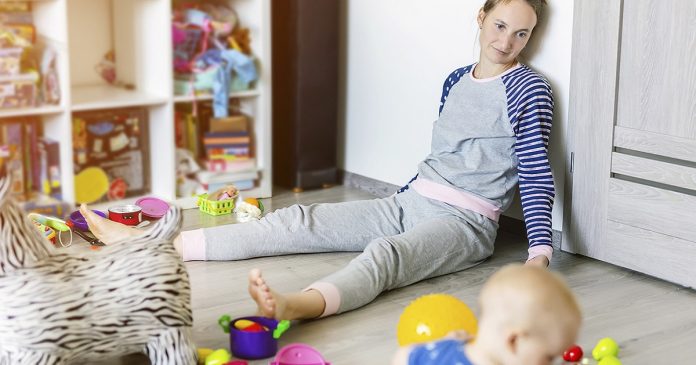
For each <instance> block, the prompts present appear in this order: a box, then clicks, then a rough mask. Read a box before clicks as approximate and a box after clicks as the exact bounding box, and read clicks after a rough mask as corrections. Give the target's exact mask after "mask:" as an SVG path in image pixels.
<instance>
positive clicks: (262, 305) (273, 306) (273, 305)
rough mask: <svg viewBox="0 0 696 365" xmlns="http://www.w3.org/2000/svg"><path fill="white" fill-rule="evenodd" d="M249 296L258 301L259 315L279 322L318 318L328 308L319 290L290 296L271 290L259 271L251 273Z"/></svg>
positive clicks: (255, 270)
mask: <svg viewBox="0 0 696 365" xmlns="http://www.w3.org/2000/svg"><path fill="white" fill-rule="evenodd" d="M249 294H250V295H251V297H252V298H253V299H254V301H256V305H257V306H258V315H260V316H263V317H268V318H275V319H278V320H283V319H288V320H293V319H311V318H317V317H319V316H320V315H321V314H322V313H324V307H326V302H325V300H324V296H323V295H322V294H321V293H320V292H319V291H317V290H313V289H310V290H306V291H302V292H299V293H289V294H280V293H278V292H276V291H274V290H271V288H269V287H268V285H267V284H266V280H264V278H263V276H261V270H259V269H253V270H251V271H250V272H249Z"/></svg>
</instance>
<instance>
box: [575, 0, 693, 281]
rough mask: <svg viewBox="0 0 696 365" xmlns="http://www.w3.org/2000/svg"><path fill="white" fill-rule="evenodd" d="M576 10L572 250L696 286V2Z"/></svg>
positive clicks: (642, 1)
mask: <svg viewBox="0 0 696 365" xmlns="http://www.w3.org/2000/svg"><path fill="white" fill-rule="evenodd" d="M575 17H576V18H575V21H574V30H573V32H574V33H573V53H574V55H577V56H574V57H573V65H572V70H571V95H570V99H571V105H570V121H569V122H570V128H569V129H568V131H569V136H568V139H569V140H570V141H571V146H570V150H569V151H570V152H571V153H572V154H573V157H574V158H573V159H574V161H573V173H572V175H571V176H569V178H570V180H572V183H571V184H570V186H569V187H568V188H567V190H568V191H569V192H570V194H571V197H572V202H571V203H570V204H567V206H569V207H568V208H567V209H566V216H565V219H564V240H563V241H564V242H563V249H565V250H568V251H572V252H577V253H581V254H584V255H587V256H591V257H594V258H597V259H600V260H604V261H608V262H611V263H614V264H617V265H621V266H624V267H627V268H630V269H634V270H637V271H640V272H644V273H646V274H649V275H654V276H657V277H660V278H663V279H666V280H669V281H673V282H676V283H679V284H683V285H687V286H692V287H693V286H696V120H695V119H694V118H695V117H694V116H695V115H696V22H695V21H694V20H695V19H696V3H695V2H692V1H690V0H624V1H623V2H621V1H619V0H612V1H603V2H596V1H593V0H576V2H575ZM566 181H568V179H567V180H566Z"/></svg>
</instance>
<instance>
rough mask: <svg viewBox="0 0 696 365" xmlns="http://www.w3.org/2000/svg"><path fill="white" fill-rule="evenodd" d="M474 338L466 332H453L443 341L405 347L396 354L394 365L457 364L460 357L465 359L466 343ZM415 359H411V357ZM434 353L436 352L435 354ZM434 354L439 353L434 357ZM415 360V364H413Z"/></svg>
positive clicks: (393, 359)
mask: <svg viewBox="0 0 696 365" xmlns="http://www.w3.org/2000/svg"><path fill="white" fill-rule="evenodd" d="M471 339H472V337H471V335H469V334H468V333H467V332H466V331H461V330H459V331H452V332H450V333H448V334H447V336H445V337H444V338H443V339H441V340H438V341H433V342H429V343H425V344H420V345H413V346H404V347H401V348H399V350H398V351H397V352H396V353H395V354H394V357H393V358H392V365H409V364H411V363H413V364H419V365H421V364H422V365H427V364H449V363H452V364H454V363H457V361H455V360H459V359H460V357H465V355H464V351H463V350H462V349H463V345H464V343H466V342H467V341H469V340H471ZM414 351H416V352H417V354H415V355H414V357H415V358H414V359H411V355H412V354H413V353H414ZM433 351H434V352H433ZM432 353H439V354H440V355H436V356H435V357H433V356H432V355H431V354H432ZM411 360H413V362H411Z"/></svg>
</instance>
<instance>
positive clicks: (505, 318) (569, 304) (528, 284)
mask: <svg viewBox="0 0 696 365" xmlns="http://www.w3.org/2000/svg"><path fill="white" fill-rule="evenodd" d="M479 305H480V308H481V313H480V321H479V330H478V335H477V338H476V345H477V347H478V346H481V347H482V348H486V349H487V350H488V354H489V355H490V356H492V357H495V358H496V359H497V362H498V363H502V364H506V365H508V364H509V365H513V364H524V365H545V364H550V363H552V362H553V360H554V359H555V358H556V357H558V356H559V355H561V354H562V353H563V351H564V350H565V349H567V348H568V347H570V346H571V345H572V344H573V343H574V342H575V339H576V336H577V333H578V330H579V329H580V323H581V320H582V318H581V313H580V308H579V306H578V303H577V302H576V300H575V297H574V296H573V293H572V292H571V291H570V289H569V288H568V286H567V285H566V284H565V283H564V282H563V280H562V279H561V278H560V277H559V276H557V275H556V274H553V273H551V272H549V271H548V270H546V269H543V268H539V267H532V266H522V265H510V266H506V267H504V268H502V269H501V270H500V271H498V272H497V273H495V274H494V275H493V276H492V277H491V278H490V279H489V280H488V282H487V283H486V284H485V285H484V287H483V290H482V291H481V295H480V297H479Z"/></svg>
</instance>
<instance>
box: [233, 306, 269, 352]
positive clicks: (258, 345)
mask: <svg viewBox="0 0 696 365" xmlns="http://www.w3.org/2000/svg"><path fill="white" fill-rule="evenodd" d="M240 320H247V321H252V322H256V323H258V324H260V325H262V326H264V327H267V328H268V331H261V332H245V331H241V330H238V329H237V328H236V327H235V326H234V324H235V323H236V322H237V321H240ZM276 327H278V321H276V320H275V319H271V318H265V317H241V318H236V319H234V320H233V321H231V322H230V350H231V351H232V355H234V357H238V358H240V359H248V360H255V359H265V358H268V357H271V356H273V355H275V354H276V352H278V340H276V339H275V338H273V330H274V329H276Z"/></svg>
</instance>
